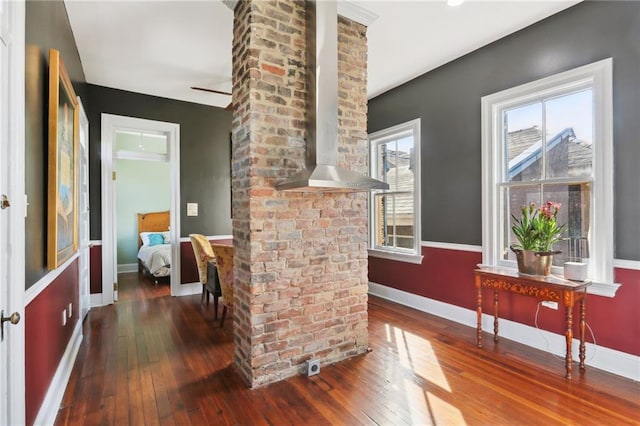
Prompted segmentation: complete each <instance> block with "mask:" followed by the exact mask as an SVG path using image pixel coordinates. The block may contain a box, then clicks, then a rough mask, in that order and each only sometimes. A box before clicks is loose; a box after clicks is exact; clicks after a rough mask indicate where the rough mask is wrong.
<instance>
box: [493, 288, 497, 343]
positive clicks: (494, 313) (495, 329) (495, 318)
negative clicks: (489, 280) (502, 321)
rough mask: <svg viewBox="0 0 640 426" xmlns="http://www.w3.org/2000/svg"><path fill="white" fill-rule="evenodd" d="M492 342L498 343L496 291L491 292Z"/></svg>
mask: <svg viewBox="0 0 640 426" xmlns="http://www.w3.org/2000/svg"><path fill="white" fill-rule="evenodd" d="M493 341H494V342H496V343H498V290H494V291H493Z"/></svg>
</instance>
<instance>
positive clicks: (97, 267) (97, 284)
mask: <svg viewBox="0 0 640 426" xmlns="http://www.w3.org/2000/svg"><path fill="white" fill-rule="evenodd" d="M89 267H90V272H89V275H90V278H89V288H90V293H91V294H97V293H102V246H101V245H95V246H91V248H90V249H89Z"/></svg>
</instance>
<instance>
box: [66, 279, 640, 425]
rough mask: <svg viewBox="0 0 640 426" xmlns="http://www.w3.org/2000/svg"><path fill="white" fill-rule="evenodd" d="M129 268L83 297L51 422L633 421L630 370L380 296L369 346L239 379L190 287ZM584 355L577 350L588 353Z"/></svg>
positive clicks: (226, 333) (634, 392)
mask: <svg viewBox="0 0 640 426" xmlns="http://www.w3.org/2000/svg"><path fill="white" fill-rule="evenodd" d="M168 293H169V288H168V284H159V285H158V286H157V287H156V286H154V285H153V282H151V281H150V280H146V279H142V280H141V281H140V282H139V280H138V275H137V274H135V273H134V274H123V275H121V277H120V301H119V302H117V304H115V305H112V306H106V307H101V308H97V309H92V310H91V311H90V313H89V316H88V318H87V319H86V321H85V324H84V333H85V337H84V340H83V342H82V345H81V348H80V352H79V354H78V357H77V360H76V364H75V366H74V369H73V373H72V375H71V378H70V381H69V384H68V386H67V390H66V392H65V395H64V397H63V402H62V405H61V408H60V410H59V413H58V417H57V419H56V425H118V426H120V425H207V424H208V425H360V424H364V425H462V424H467V425H553V424H575V425H625V424H636V425H640V384H639V383H637V382H633V381H631V380H627V379H624V378H621V377H619V376H615V375H612V374H608V373H605V372H602V371H600V370H596V369H594V368H591V367H587V371H586V373H585V374H584V375H580V374H579V373H577V368H576V370H575V371H576V373H575V374H574V378H573V379H572V380H570V381H567V380H565V379H564V377H563V376H564V361H563V360H561V359H558V358H557V357H554V356H552V355H549V354H546V353H544V352H541V351H537V350H533V349H531V348H528V347H526V346H523V345H519V344H517V343H514V342H511V341H508V340H504V339H503V340H502V341H501V342H500V343H499V344H498V345H494V344H493V340H492V339H491V338H490V336H489V335H485V340H484V344H485V347H484V348H483V349H478V348H476V347H475V330H474V329H471V328H469V327H465V326H462V325H459V324H456V323H452V322H450V321H446V320H443V319H440V318H438V317H434V316H431V315H427V314H424V313H421V312H418V311H415V310H413V309H410V308H406V307H403V306H400V305H396V304H393V303H390V302H387V301H384V300H381V299H378V298H374V297H371V298H370V300H369V341H370V346H371V349H372V351H371V352H370V353H368V354H366V355H362V356H359V357H356V358H353V359H350V360H346V361H343V362H341V363H338V364H335V365H332V366H323V367H322V369H321V373H320V375H318V376H314V377H312V378H308V377H306V376H299V377H295V378H292V379H289V380H286V381H283V382H280V383H276V384H273V385H270V386H266V387H264V388H260V389H256V390H251V389H248V388H247V387H246V385H245V383H244V382H243V381H242V379H241V378H240V376H239V375H238V374H237V373H236V372H235V370H234V368H233V366H232V365H231V364H232V357H233V339H232V326H233V324H232V322H231V321H228V322H226V323H225V326H224V328H220V323H219V321H214V319H213V307H212V306H211V307H209V309H206V308H205V307H203V306H201V305H200V295H193V296H188V297H177V298H176V297H170V296H168ZM587 355H588V354H587Z"/></svg>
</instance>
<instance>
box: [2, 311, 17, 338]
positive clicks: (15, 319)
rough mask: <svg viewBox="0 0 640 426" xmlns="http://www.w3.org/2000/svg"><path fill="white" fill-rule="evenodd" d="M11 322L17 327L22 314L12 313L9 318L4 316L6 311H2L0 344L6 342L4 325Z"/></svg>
mask: <svg viewBox="0 0 640 426" xmlns="http://www.w3.org/2000/svg"><path fill="white" fill-rule="evenodd" d="M7 321H9V322H10V323H11V324H13V325H16V324H17V323H19V322H20V314H19V313H17V312H14V313H12V314H11V315H9V316H8V317H5V316H4V309H3V310H1V311H0V342H2V341H3V340H4V323H5V322H7Z"/></svg>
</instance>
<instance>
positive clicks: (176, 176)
mask: <svg viewBox="0 0 640 426" xmlns="http://www.w3.org/2000/svg"><path fill="white" fill-rule="evenodd" d="M101 154H102V304H103V305H107V304H111V303H113V302H114V301H116V300H117V299H118V293H117V291H118V263H119V261H118V259H119V257H120V258H121V259H122V258H123V257H122V256H124V254H122V253H120V255H119V253H118V251H119V250H118V239H119V238H118V222H119V221H120V220H121V219H120V218H119V217H118V198H119V197H118V179H119V172H118V169H119V168H120V169H121V171H122V174H123V176H122V177H123V178H125V179H126V178H127V176H128V175H129V176H138V178H139V180H140V181H146V180H149V176H147V175H145V172H144V170H143V169H145V170H147V171H150V173H154V174H157V173H156V172H158V171H159V170H156V169H163V168H166V167H165V166H158V165H160V164H168V176H166V178H167V180H166V181H167V183H168V185H163V184H160V185H161V186H160V187H159V188H156V189H155V192H156V194H157V193H158V191H166V190H167V189H168V197H166V195H167V194H166V193H165V194H163V196H162V197H163V198H164V197H166V198H168V204H163V205H167V207H168V208H167V209H168V210H169V229H168V230H166V233H167V234H166V235H167V237H168V238H167V240H168V241H169V244H170V258H171V261H170V268H171V273H170V276H169V277H170V278H169V280H170V288H171V295H172V296H177V295H180V294H182V291H181V290H187V289H182V288H181V285H180V282H181V276H180V125H179V124H176V123H167V122H162V121H154V120H146V119H141V118H133V117H125V116H119V115H112V114H102V152H101ZM120 162H121V163H120ZM132 162H135V163H136V164H132ZM149 163H155V164H156V165H157V166H158V167H155V168H154V167H149V166H148V165H149ZM142 164H146V166H145V167H142V166H141V165H142ZM154 176H155V175H154ZM156 177H157V176H156ZM137 183H140V182H137ZM129 190H131V191H133V192H134V193H133V194H129V195H130V196H134V198H135V197H137V198H147V194H143V193H141V192H140V191H141V189H140V188H137V189H135V188H129V189H128V190H127V191H129ZM122 191H123V190H122V188H120V192H122ZM125 198H126V197H125ZM120 202H121V203H122V202H123V199H120ZM149 208H151V209H153V208H155V207H153V206H151V205H149ZM167 209H165V210H167ZM140 213H143V212H140ZM123 220H125V221H126V219H125V218H123ZM134 238H135V239H136V241H137V239H138V236H137V232H136V234H135V237H134ZM136 247H137V246H136ZM126 256H128V257H126ZM126 256H125V257H126V259H128V258H129V257H130V253H129V254H126ZM129 260H130V259H129ZM123 262H128V261H127V260H124V261H123ZM128 263H129V264H130V263H132V262H128ZM122 265H126V263H121V269H122V268H123V266H122ZM124 268H125V269H126V268H127V266H124ZM182 287H184V286H182Z"/></svg>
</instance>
